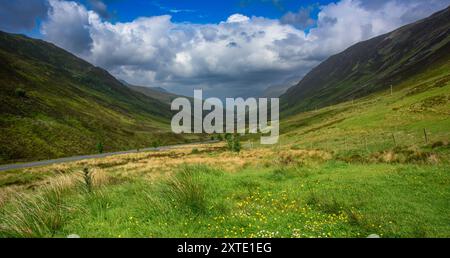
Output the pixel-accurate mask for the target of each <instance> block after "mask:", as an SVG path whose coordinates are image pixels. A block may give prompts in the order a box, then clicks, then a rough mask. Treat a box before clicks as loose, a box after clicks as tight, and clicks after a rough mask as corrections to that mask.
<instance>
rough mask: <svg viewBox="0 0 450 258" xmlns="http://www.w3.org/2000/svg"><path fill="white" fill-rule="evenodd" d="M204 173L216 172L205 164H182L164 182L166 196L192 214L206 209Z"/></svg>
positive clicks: (204, 211)
mask: <svg viewBox="0 0 450 258" xmlns="http://www.w3.org/2000/svg"><path fill="white" fill-rule="evenodd" d="M204 173H216V171H214V170H211V169H210V168H208V167H206V166H201V165H194V166H187V165H185V166H182V167H181V168H180V170H179V171H178V172H177V173H176V174H175V175H174V176H172V177H171V178H170V179H168V181H167V182H166V186H167V187H166V189H165V190H164V192H165V194H166V196H167V198H168V199H169V200H171V201H172V202H174V203H175V204H176V205H177V206H179V207H184V208H186V209H188V210H189V211H191V212H192V213H194V214H204V213H206V211H207V203H208V200H207V197H206V185H205V182H203V180H202V175H203V174H204Z"/></svg>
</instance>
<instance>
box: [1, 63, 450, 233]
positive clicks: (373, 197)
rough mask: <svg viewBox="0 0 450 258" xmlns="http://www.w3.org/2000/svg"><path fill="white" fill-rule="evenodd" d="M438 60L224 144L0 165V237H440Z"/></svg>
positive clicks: (441, 79)
mask: <svg viewBox="0 0 450 258" xmlns="http://www.w3.org/2000/svg"><path fill="white" fill-rule="evenodd" d="M448 71H449V69H448V62H447V63H445V64H444V65H443V66H442V67H441V68H439V69H433V70H430V71H429V72H427V73H423V74H420V75H418V76H416V77H413V78H411V79H410V80H408V81H405V82H404V83H403V84H400V85H396V87H394V90H393V93H392V94H391V93H390V91H388V92H380V93H377V94H375V95H371V96H369V97H366V98H363V99H359V100H355V101H352V102H347V103H342V104H339V105H335V106H331V107H327V108H323V109H319V110H316V111H310V112H306V113H301V114H298V115H295V116H290V117H286V118H283V120H282V123H281V126H282V127H281V130H282V137H281V141H280V144H279V145H275V146H270V147H264V146H259V145H258V144H257V139H258V138H257V137H256V136H253V137H243V138H242V146H243V149H242V151H241V152H240V153H234V152H230V151H228V150H227V148H226V147H225V146H226V144H225V143H224V142H220V143H215V144H209V145H198V146H195V145H192V146H184V147H181V148H179V149H175V150H170V151H160V152H142V153H137V154H127V155H119V156H114V157H108V158H103V159H96V160H88V161H79V162H73V163H67V164H62V165H53V166H47V167H41V168H32V169H26V170H21V171H10V172H4V173H0V236H3V237H65V236H67V235H69V234H78V235H80V236H81V237H367V236H368V235H370V234H378V235H380V236H382V237H450V216H449V214H450V162H449V160H450V159H449V157H450V151H449V150H450V145H449V138H450V135H449V132H450V121H449V118H450V111H449V110H450V80H449V78H450V77H449V73H448Z"/></svg>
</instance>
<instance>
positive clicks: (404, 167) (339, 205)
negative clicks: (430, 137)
mask: <svg viewBox="0 0 450 258" xmlns="http://www.w3.org/2000/svg"><path fill="white" fill-rule="evenodd" d="M310 161H311V160H308V159H306V160H297V159H295V158H294V159H293V160H292V161H291V162H290V163H289V164H288V165H281V164H279V165H277V166H269V167H249V168H245V169H242V170H240V171H239V173H226V172H224V171H222V170H220V169H213V168H211V167H207V166H203V165H191V166H182V167H180V169H179V170H178V171H177V172H176V173H175V174H174V175H173V176H170V177H169V178H167V179H163V180H160V181H158V182H156V183H152V182H149V181H146V180H143V179H142V178H128V179H127V180H125V181H123V182H121V183H119V184H117V183H111V182H117V180H118V179H116V180H109V183H108V184H105V185H97V186H95V187H94V188H93V191H92V192H91V191H85V190H83V189H84V188H79V187H77V185H76V184H69V186H64V185H63V184H61V183H59V184H57V186H56V187H52V188H46V189H44V190H42V192H41V193H40V194H39V195H34V196H28V195H24V196H22V197H20V198H18V199H17V200H16V201H15V202H13V203H10V204H7V205H5V206H4V207H3V209H2V213H1V215H0V218H1V220H0V221H2V223H1V227H0V235H1V236H16V237H30V236H31V237H58V236H60V237H64V236H67V235H69V234H72V233H76V234H79V235H80V236H82V237H366V236H367V235H369V234H372V233H376V234H379V235H381V236H383V237H448V236H449V235H448V234H449V232H450V223H449V222H450V221H449V218H448V216H447V215H448V211H449V205H448V200H449V198H450V188H449V185H450V175H449V174H448V173H447V172H448V168H449V166H448V164H446V165H437V166H434V165H426V164H423V165H416V164H401V165H397V164H386V163H379V164H377V163H375V164H358V163H347V162H343V161H325V162H318V163H316V162H312V163H310V164H306V163H308V162H310ZM305 162H306V163H305ZM112 176H113V175H112ZM88 178H90V177H88ZM86 182H90V181H86ZM84 184H85V185H86V186H88V185H91V183H84Z"/></svg>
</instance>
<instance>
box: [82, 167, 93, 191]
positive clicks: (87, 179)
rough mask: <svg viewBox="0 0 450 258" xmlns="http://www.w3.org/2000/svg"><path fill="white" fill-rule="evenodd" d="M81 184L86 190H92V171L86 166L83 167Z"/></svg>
mask: <svg viewBox="0 0 450 258" xmlns="http://www.w3.org/2000/svg"><path fill="white" fill-rule="evenodd" d="M83 185H84V187H85V189H86V192H88V193H91V192H92V173H91V172H90V171H89V169H88V168H84V169H83Z"/></svg>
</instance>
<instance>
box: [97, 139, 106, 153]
mask: <svg viewBox="0 0 450 258" xmlns="http://www.w3.org/2000/svg"><path fill="white" fill-rule="evenodd" d="M97 151H98V153H100V154H102V153H103V151H104V147H103V143H101V142H99V143H97Z"/></svg>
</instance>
